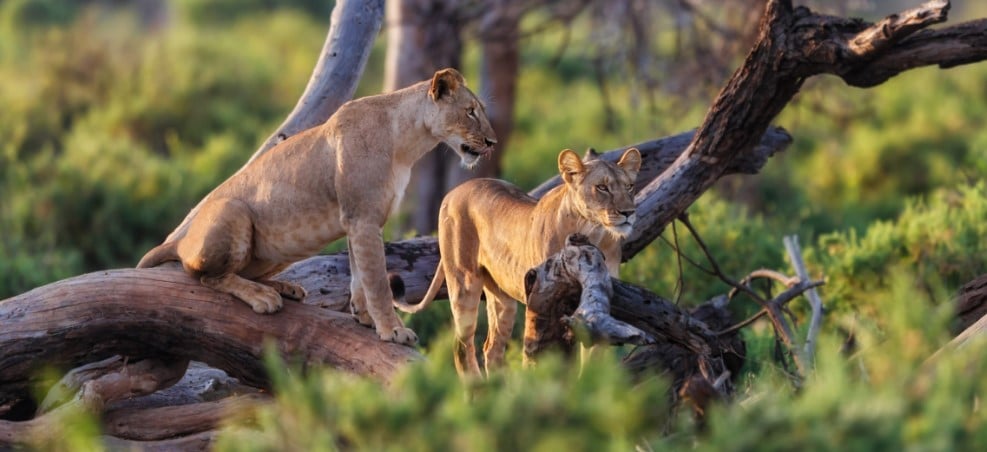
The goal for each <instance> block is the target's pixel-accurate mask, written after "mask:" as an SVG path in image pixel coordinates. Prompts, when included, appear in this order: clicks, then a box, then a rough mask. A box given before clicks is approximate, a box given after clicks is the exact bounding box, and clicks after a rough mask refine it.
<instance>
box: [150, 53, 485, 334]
mask: <svg viewBox="0 0 987 452" xmlns="http://www.w3.org/2000/svg"><path fill="white" fill-rule="evenodd" d="M439 142H445V143H446V144H448V145H449V146H450V147H451V148H452V149H454V150H455V151H456V153H457V154H459V156H460V158H461V159H462V162H463V164H464V165H466V166H472V165H474V164H475V163H476V162H477V160H479V159H480V157H482V156H484V155H487V154H489V153H490V152H491V151H492V146H493V145H494V143H496V142H497V141H496V138H495V136H494V131H493V129H492V128H491V127H490V122H489V121H488V120H487V116H486V113H485V110H484V107H483V104H482V103H480V101H479V100H478V99H477V98H476V96H475V95H474V94H473V93H472V92H471V91H470V90H469V89H468V88H466V82H465V80H463V77H462V75H460V74H459V72H457V71H456V70H455V69H444V70H441V71H438V72H436V73H435V76H434V77H432V79H431V80H430V81H429V80H426V81H423V82H420V83H417V84H415V85H412V86H410V87H408V88H405V89H402V90H399V91H395V92H392V93H388V94H381V95H377V96H370V97H365V98H362V99H357V100H353V101H350V102H347V103H346V104H344V105H343V106H342V107H340V108H339V110H338V111H336V113H335V114H334V115H332V117H330V118H329V120H328V121H326V122H325V123H324V124H322V125H321V126H317V127H314V128H311V129H309V130H306V131H304V132H301V133H299V134H297V135H295V136H293V137H291V138H288V139H287V140H285V141H284V142H282V143H280V144H278V145H277V146H275V147H274V148H272V149H271V150H269V151H268V152H267V153H265V154H263V155H261V156H260V157H258V158H256V159H255V160H254V161H252V162H250V163H249V164H248V165H247V166H245V167H244V168H243V169H241V170H240V171H239V172H237V173H236V174H234V175H233V176H231V177H230V178H229V179H227V180H226V181H225V182H223V183H222V184H221V185H220V186H219V187H217V188H216V189H215V190H213V191H212V193H210V194H209V195H207V197H206V199H205V201H204V202H203V204H202V206H201V208H200V210H199V213H198V214H196V216H195V217H194V218H192V219H191V221H190V223H189V226H188V228H187V229H186V230H185V232H184V234H178V235H177V237H176V238H175V239H174V240H170V241H167V242H165V243H163V244H161V245H159V246H158V247H156V248H154V249H152V250H151V251H149V252H148V253H147V254H146V255H145V256H144V258H143V259H141V261H140V263H139V264H137V266H138V267H153V266H156V265H158V264H161V263H163V262H166V261H176V260H177V261H181V263H182V266H183V267H184V268H185V271H186V272H188V273H189V274H190V275H192V276H193V277H196V278H198V279H199V280H200V281H201V282H202V284H203V285H205V286H207V287H211V288H213V289H216V290H219V291H222V292H227V293H229V294H232V295H233V296H235V297H237V298H239V299H241V300H243V301H244V302H246V303H247V304H249V305H250V306H251V307H253V309H254V311H256V312H258V313H271V312H275V311H277V310H278V309H280V308H281V296H282V295H283V296H285V297H288V298H293V299H302V298H304V297H305V291H304V290H303V289H302V288H301V287H299V286H297V285H295V284H291V283H286V282H281V281H273V280H270V279H269V278H270V277H272V276H274V275H275V274H277V273H278V272H280V271H281V270H283V269H284V268H285V267H287V266H288V265H289V264H291V263H292V262H295V261H298V260H301V259H304V258H307V257H309V256H312V255H314V254H316V253H318V252H319V251H320V250H321V249H322V248H323V247H325V246H326V245H327V244H328V243H329V242H332V241H333V240H336V239H338V238H340V237H342V236H344V235H346V236H348V243H349V249H350V271H351V273H352V275H353V276H352V281H351V283H350V291H351V293H352V295H351V296H352V298H351V303H352V308H353V313H354V314H355V315H356V316H357V319H358V320H359V321H360V322H361V323H363V324H365V325H374V326H375V327H376V329H377V334H378V335H379V336H380V338H381V339H382V340H385V341H393V342H398V343H403V344H412V343H414V342H416V341H417V340H418V338H417V336H415V333H414V332H413V331H411V330H410V329H408V328H405V327H404V325H402V324H401V320H400V319H399V318H398V317H397V315H396V314H395V312H394V309H393V308H392V307H391V291H390V287H389V285H388V281H387V275H386V270H385V266H384V242H383V237H382V235H381V228H382V227H383V226H384V221H385V220H387V216H388V214H389V213H390V212H392V211H394V210H395V208H396V207H397V206H398V204H399V202H400V201H401V197H402V195H403V194H404V189H405V186H406V185H407V184H408V178H409V177H410V175H411V167H412V165H413V164H414V163H415V162H416V161H417V160H418V159H419V158H421V157H422V156H423V155H424V154H425V153H426V152H428V151H429V150H431V149H432V148H434V147H435V146H436V145H437V144H438V143H439Z"/></svg>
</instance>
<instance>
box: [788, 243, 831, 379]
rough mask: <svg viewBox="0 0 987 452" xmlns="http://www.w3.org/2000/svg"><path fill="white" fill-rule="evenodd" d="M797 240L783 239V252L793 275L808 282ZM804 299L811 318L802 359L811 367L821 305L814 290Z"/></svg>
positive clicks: (820, 300)
mask: <svg viewBox="0 0 987 452" xmlns="http://www.w3.org/2000/svg"><path fill="white" fill-rule="evenodd" d="M798 240H799V239H798V236H797V235H790V236H786V237H784V239H783V241H784V243H785V250H786V251H788V259H789V260H790V261H792V267H794V268H795V273H796V274H797V275H798V277H799V280H800V281H810V279H809V270H808V269H806V267H805V260H803V259H802V247H800V246H799V241H798ZM806 297H807V298H808V299H809V305H810V306H811V307H812V317H811V319H810V320H809V330H808V332H806V335H805V347H804V349H803V353H804V356H803V358H804V360H805V362H806V363H807V364H809V365H812V363H813V361H814V359H815V358H814V357H815V354H816V338H817V337H818V336H819V328H820V326H821V325H822V316H823V303H822V299H820V298H819V293H818V292H817V291H816V289H813V288H810V289H809V290H808V291H807V293H806Z"/></svg>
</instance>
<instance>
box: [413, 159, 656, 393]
mask: <svg viewBox="0 0 987 452" xmlns="http://www.w3.org/2000/svg"><path fill="white" fill-rule="evenodd" d="M558 163H559V173H560V174H561V176H562V180H563V184H561V185H559V186H558V187H555V188H554V189H552V190H551V191H549V192H548V193H546V194H545V196H544V197H542V198H541V200H538V201H536V200H535V199H534V198H532V197H530V196H528V195H527V194H526V193H524V192H523V191H521V190H520V189H519V188H517V187H515V186H514V185H511V184H509V183H507V182H504V181H500V180H496V179H473V180H470V181H467V182H465V183H463V184H462V185H460V186H458V187H456V188H455V189H453V190H452V191H450V192H449V193H448V194H447V195H446V196H445V199H443V201H442V207H441V208H440V210H439V251H440V253H441V258H440V260H439V265H438V269H437V270H436V272H435V277H434V278H432V283H431V285H430V286H429V289H428V293H427V294H426V295H425V297H424V298H423V300H422V301H421V303H419V304H417V305H407V304H402V303H397V302H396V303H395V304H396V305H397V307H398V308H399V309H401V310H402V311H405V312H418V311H421V310H422V309H425V308H426V307H427V306H428V305H429V304H430V303H431V302H432V301H433V300H434V299H435V295H436V293H438V291H439V288H440V287H441V286H442V282H443V280H445V281H446V284H447V285H448V288H449V301H450V305H451V307H452V315H453V322H454V324H455V334H456V339H457V342H458V343H457V345H456V354H455V361H456V369H457V370H458V371H459V372H460V374H479V372H480V369H479V365H478V364H477V360H476V352H475V351H474V346H473V335H474V333H475V332H476V318H477V307H478V305H479V303H480V292H481V290H482V291H483V292H484V293H485V294H486V299H487V317H488V324H489V329H488V333H487V339H486V342H485V343H484V345H483V353H484V357H485V363H484V364H485V367H486V369H487V371H488V372H489V371H490V370H491V369H493V368H495V367H497V366H500V365H501V364H502V362H503V358H504V349H505V347H506V345H507V341H508V339H510V336H511V330H513V328H514V314H515V312H516V310H517V303H516V302H515V300H524V299H525V296H524V274H525V272H527V271H528V270H529V269H531V268H532V267H534V266H536V265H539V264H541V263H542V262H543V261H544V260H545V259H546V258H548V256H550V255H552V254H553V253H556V252H558V251H559V250H560V249H562V246H563V245H564V244H565V239H566V237H567V236H569V235H570V234H573V233H577V232H578V233H581V234H583V235H585V236H587V237H588V238H589V240H590V243H592V244H594V245H596V246H597V247H598V248H600V250H601V251H602V252H603V255H604V256H605V258H606V264H607V269H608V270H609V272H610V274H611V275H613V276H617V271H618V269H619V267H620V253H621V249H620V245H621V240H622V239H623V237H625V236H627V234H629V233H630V232H631V228H632V226H633V224H634V220H635V215H634V210H635V209H634V197H633V195H632V193H631V190H632V188H633V183H634V179H635V178H636V177H637V173H638V170H640V168H641V153H640V152H639V151H638V150H637V149H634V148H631V149H628V150H627V151H625V152H624V154H623V156H622V157H621V159H620V161H619V162H618V163H616V164H614V163H612V162H607V161H604V160H602V159H598V158H595V157H594V156H593V155H592V154H587V157H586V160H585V161H584V160H580V158H579V156H578V155H576V153H575V152H572V151H571V150H568V149H566V150H564V151H562V153H560V154H559V159H558ZM528 333H529V332H527V331H526V332H525V335H527V334H528Z"/></svg>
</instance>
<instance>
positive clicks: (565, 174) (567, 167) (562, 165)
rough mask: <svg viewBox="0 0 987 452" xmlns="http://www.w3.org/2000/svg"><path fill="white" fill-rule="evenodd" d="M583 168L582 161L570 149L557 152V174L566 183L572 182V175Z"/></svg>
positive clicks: (580, 171)
mask: <svg viewBox="0 0 987 452" xmlns="http://www.w3.org/2000/svg"><path fill="white" fill-rule="evenodd" d="M584 170H585V167H584V166H583V161H582V160H580V159H579V156H578V155H576V153H575V152H573V151H572V149H566V150H564V151H562V152H561V153H560V154H559V175H561V176H562V180H564V181H565V182H566V183H567V184H568V183H572V179H573V177H574V176H575V175H576V174H579V173H582V172H583V171H584Z"/></svg>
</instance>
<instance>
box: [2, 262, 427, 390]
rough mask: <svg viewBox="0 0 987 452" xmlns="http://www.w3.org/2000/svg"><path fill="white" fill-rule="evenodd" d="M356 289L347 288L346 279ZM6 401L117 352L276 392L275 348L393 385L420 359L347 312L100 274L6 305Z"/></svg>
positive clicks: (178, 281) (167, 274)
mask: <svg viewBox="0 0 987 452" xmlns="http://www.w3.org/2000/svg"><path fill="white" fill-rule="evenodd" d="M341 283H343V284H346V282H343V281H341ZM0 324H2V325H3V326H4V327H3V329H2V330H0V350H3V351H4V353H3V355H2V356H0V401H6V400H16V399H23V398H28V397H29V390H30V389H31V387H32V384H34V383H37V380H36V378H38V375H39V372H40V371H41V370H42V367H54V368H62V369H68V368H73V367H77V366H79V365H81V364H85V363H89V362H94V361H98V360H101V359H104V358H106V357H107V356H110V355H122V356H127V357H130V358H131V359H132V360H137V359H140V358H147V357H156V356H166V357H180V358H187V359H194V360H196V361H201V362H204V363H207V364H209V365H211V366H214V367H217V368H219V369H222V370H224V371H225V372H227V373H228V374H229V375H231V376H233V377H235V378H237V379H239V380H240V381H241V382H244V383H246V384H249V385H252V386H256V387H260V388H264V387H267V384H268V381H267V375H266V372H265V370H264V364H263V357H264V351H265V345H267V344H269V345H270V346H272V347H273V350H275V351H277V352H279V353H280V354H281V355H282V356H285V357H288V358H290V359H297V360H298V361H299V362H300V363H302V364H304V365H306V366H307V365H330V366H333V367H337V368H340V369H343V370H346V371H349V372H353V373H355V374H358V375H365V376H369V377H373V378H377V379H380V380H385V381H386V380H387V379H388V378H389V377H391V376H392V375H393V374H394V372H395V371H396V370H397V369H399V368H400V367H401V365H402V364H404V363H407V362H409V361H412V360H415V359H418V358H420V355H419V354H418V353H417V352H416V351H415V350H414V349H411V348H408V347H404V346H400V345H397V344H393V343H385V342H381V341H380V340H378V339H377V336H376V333H374V332H373V331H372V330H371V329H369V328H366V327H364V326H361V325H359V324H358V323H356V322H355V321H354V320H353V318H352V317H351V316H350V315H349V314H342V313H339V312H333V311H329V310H326V309H321V308H318V307H315V306H309V305H305V304H301V303H294V302H289V303H285V307H284V309H282V311H281V312H279V313H277V314H275V315H258V314H256V313H254V312H253V311H252V310H251V309H250V308H249V307H248V306H247V305H246V304H245V303H243V302H241V301H238V300H236V299H234V298H232V297H231V296H229V295H227V294H223V293H220V292H216V291H213V290H210V289H207V288H205V287H203V286H202V285H200V284H199V283H198V282H197V281H195V280H193V279H192V278H190V277H188V276H187V275H186V274H185V273H184V272H183V271H181V270H179V269H173V268H154V269H141V270H136V269H127V270H112V271H106V272H98V273H90V274H87V275H82V276H79V277H76V278H71V279H67V280H63V281H60V282H58V283H54V284H50V285H48V286H44V287H41V288H38V289H35V290H32V291H30V292H27V293H25V294H22V295H19V296H16V297H13V298H9V299H7V300H5V301H3V302H2V303H0Z"/></svg>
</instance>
